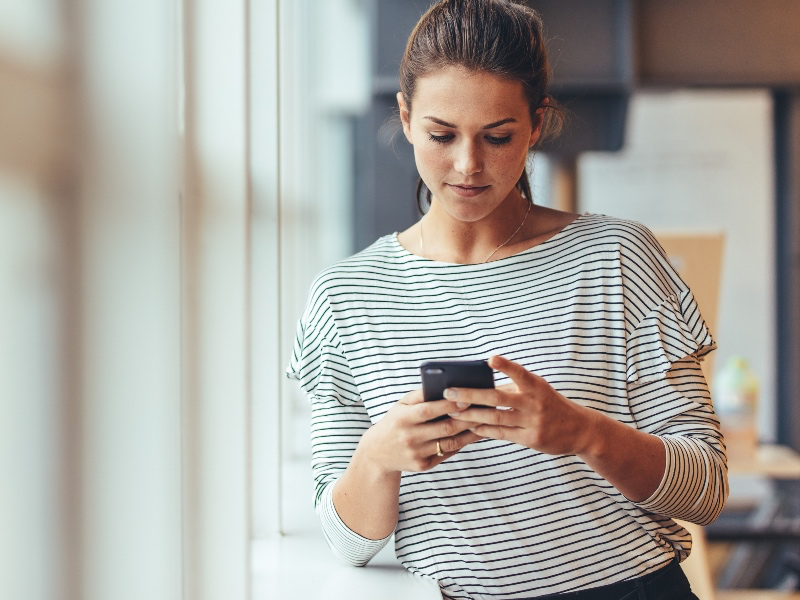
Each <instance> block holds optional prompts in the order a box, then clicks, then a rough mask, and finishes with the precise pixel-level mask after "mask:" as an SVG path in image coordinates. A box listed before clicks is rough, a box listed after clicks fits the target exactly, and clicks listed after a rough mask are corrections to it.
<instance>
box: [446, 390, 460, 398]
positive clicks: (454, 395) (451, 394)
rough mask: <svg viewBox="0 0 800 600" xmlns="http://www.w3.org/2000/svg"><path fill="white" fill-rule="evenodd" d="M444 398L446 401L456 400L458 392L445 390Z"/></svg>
mask: <svg viewBox="0 0 800 600" xmlns="http://www.w3.org/2000/svg"><path fill="white" fill-rule="evenodd" d="M444 397H445V398H447V399H448V400H455V399H456V398H458V390H453V389H450V388H447V389H446V390H445V391H444Z"/></svg>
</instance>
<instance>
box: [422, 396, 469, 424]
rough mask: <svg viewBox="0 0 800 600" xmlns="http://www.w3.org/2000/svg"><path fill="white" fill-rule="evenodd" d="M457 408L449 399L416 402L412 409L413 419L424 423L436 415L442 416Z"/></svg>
mask: <svg viewBox="0 0 800 600" xmlns="http://www.w3.org/2000/svg"><path fill="white" fill-rule="evenodd" d="M455 410H458V409H457V408H456V405H455V403H453V402H451V401H450V400H430V401H428V402H424V401H423V402H419V403H416V404H415V406H414V408H413V411H414V417H413V418H414V421H415V422H417V423H425V422H426V421H430V420H432V419H435V418H437V417H444V416H446V415H447V413H450V412H453V411H455Z"/></svg>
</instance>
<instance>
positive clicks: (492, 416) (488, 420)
mask: <svg viewBox="0 0 800 600" xmlns="http://www.w3.org/2000/svg"><path fill="white" fill-rule="evenodd" d="M450 418H451V420H453V421H454V422H458V421H461V420H463V421H469V422H472V423H475V424H476V425H502V426H503V427H518V426H519V424H518V421H519V412H517V411H514V410H501V409H498V408H480V407H472V408H467V409H465V410H462V411H459V412H457V413H450Z"/></svg>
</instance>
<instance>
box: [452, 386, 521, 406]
mask: <svg viewBox="0 0 800 600" xmlns="http://www.w3.org/2000/svg"><path fill="white" fill-rule="evenodd" d="M444 395H445V397H446V398H447V399H448V400H450V401H452V402H455V404H456V408H457V410H461V409H465V408H467V407H468V406H470V405H472V404H483V405H484V406H509V407H514V406H515V399H516V395H515V392H512V391H508V390H503V389H500V388H491V389H488V390H479V389H475V388H447V389H446V390H445V391H444Z"/></svg>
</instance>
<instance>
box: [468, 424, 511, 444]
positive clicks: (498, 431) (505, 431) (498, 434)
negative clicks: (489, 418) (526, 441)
mask: <svg viewBox="0 0 800 600" xmlns="http://www.w3.org/2000/svg"><path fill="white" fill-rule="evenodd" d="M472 432H473V433H477V434H478V435H480V436H483V437H485V438H491V439H493V440H506V441H509V442H514V443H517V444H519V443H520V440H519V435H520V432H521V429H519V428H516V427H503V426H502V425H478V426H477V427H474V428H473V429H472Z"/></svg>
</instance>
